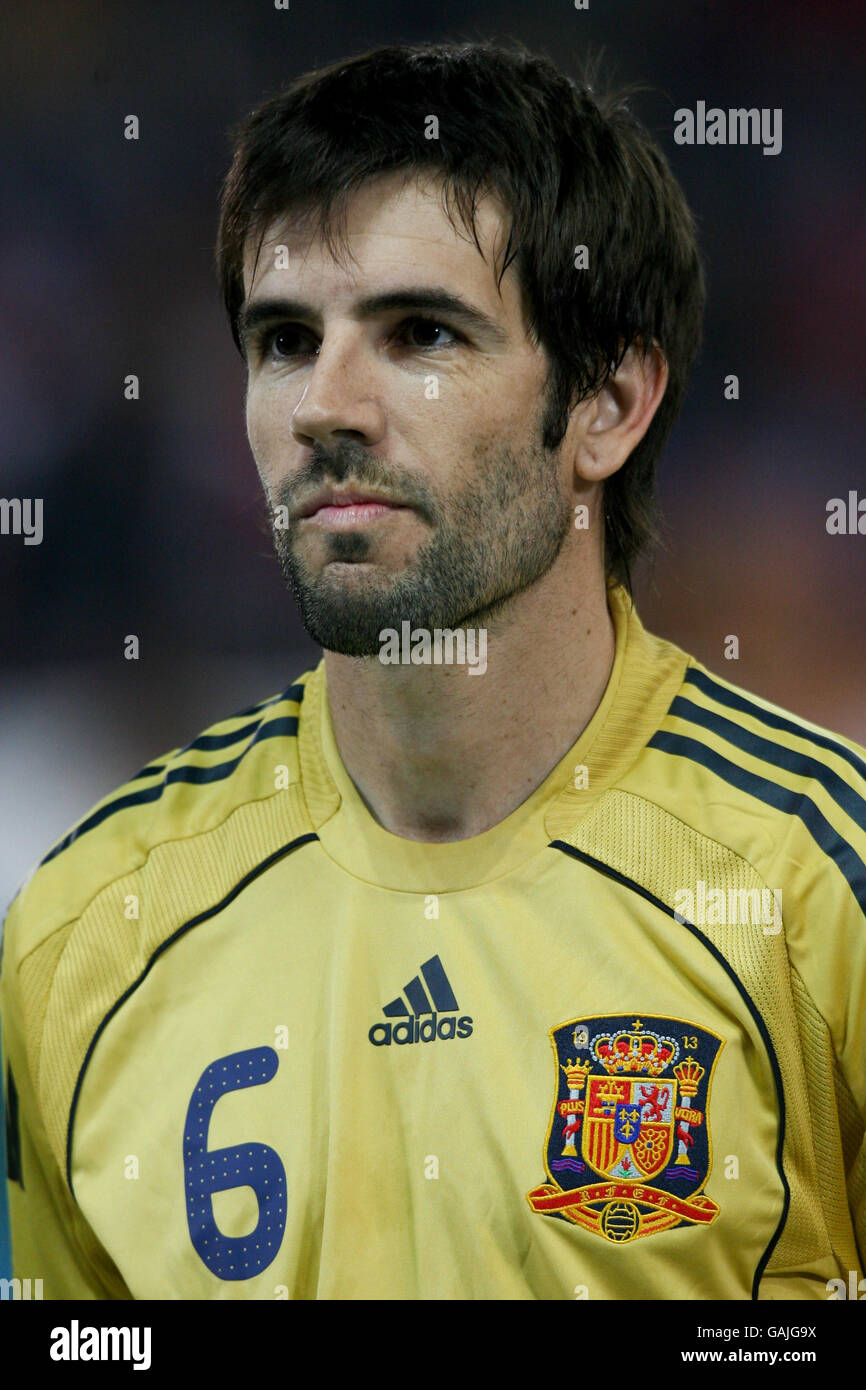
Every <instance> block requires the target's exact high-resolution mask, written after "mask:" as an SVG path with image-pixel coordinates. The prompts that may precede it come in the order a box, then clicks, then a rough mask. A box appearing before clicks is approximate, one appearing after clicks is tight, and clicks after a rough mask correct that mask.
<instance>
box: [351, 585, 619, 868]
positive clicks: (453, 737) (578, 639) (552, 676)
mask: <svg viewBox="0 0 866 1390" xmlns="http://www.w3.org/2000/svg"><path fill="white" fill-rule="evenodd" d="M558 568H559V567H558V566H557V565H554V566H553V568H552V570H551V571H549V573H548V575H546V576H545V577H544V578H543V579H542V580H540V581H539V582H538V583H536V584H535V585H533V586H532V588H531V589H529V590H527V591H526V592H525V593H523V594H521V595H519V597H518V598H517V599H516V600H515V601H514V603H513V604H512V605H511V608H510V611H509V612H508V613H507V615H506V614H502V615H500V621H498V622H497V620H496V619H493V620H491V622H490V623H489V624H488V625H487V632H488V636H487V669H486V670H485V671H484V673H483V674H477V675H471V674H470V668H469V667H468V666H466V665H444V664H443V665H417V666H415V665H403V664H395V665H383V664H382V663H381V662H380V661H379V659H378V657H363V658H359V657H347V656H341V655H338V654H337V653H335V652H326V653H325V672H326V685H327V691H328V703H329V707H330V711H331V719H332V722H333V726H334V735H335V738H336V742H337V747H338V749H339V752H340V757H341V758H342V761H343V764H344V766H345V768H346V771H347V772H348V774H349V776H350V777H351V779H352V781H353V782H354V784H355V786H356V788H357V789H358V792H359V794H360V796H361V798H362V799H363V801H364V803H365V805H366V806H367V809H368V810H369V811H370V814H371V815H372V816H373V817H374V819H375V820H376V821H378V823H379V824H380V825H382V826H383V827H384V828H385V829H386V830H389V831H391V832H392V834H394V835H400V836H402V837H403V838H405V839H409V840H423V841H430V842H440V843H442V842H446V841H453V840H465V839H469V838H470V837H471V836H474V835H480V834H482V833H483V832H484V831H485V830H489V829H490V828H491V827H492V826H494V825H497V824H498V823H499V822H500V821H502V820H504V819H505V817H506V816H508V815H510V813H511V812H512V811H514V810H516V809H517V807H518V806H520V805H522V803H523V802H524V801H526V800H527V798H528V797H530V796H531V795H532V793H533V792H534V791H535V790H536V789H537V788H538V787H539V786H540V785H541V783H542V782H543V781H544V779H545V778H546V777H547V776H548V774H549V773H550V772H551V771H552V770H553V768H554V767H556V765H557V763H558V762H560V761H561V759H562V758H563V757H565V755H566V753H567V752H568V750H569V748H570V747H571V746H572V744H574V743H575V742H576V741H577V739H578V738H579V737H580V735H581V733H582V732H583V730H584V729H585V728H586V726H587V724H588V723H589V721H590V719H591V718H592V716H593V714H594V713H595V710H596V709H597V708H598V705H599V703H600V701H601V698H602V695H603V694H604V690H605V687H606V685H607V682H608V679H609V677H610V672H611V668H612V665H613V658H614V649H615V637H614V627H613V622H612V620H611V617H610V613H609V612H608V607H607V598H606V591H605V585H604V580H603V578H602V576H601V574H599V575H598V576H597V582H594V583H591V584H590V585H588V586H587V588H585V589H581V587H580V585H579V581H578V580H577V577H576V576H575V574H574V571H573V570H572V572H571V576H570V585H569V586H567V587H566V586H565V585H564V584H563V583H562V582H561V581H562V576H561V575H560V574H558V573H557V570H558ZM431 635H432V634H431Z"/></svg>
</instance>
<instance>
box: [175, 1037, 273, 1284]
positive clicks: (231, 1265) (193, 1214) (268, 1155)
mask: <svg viewBox="0 0 866 1390" xmlns="http://www.w3.org/2000/svg"><path fill="white" fill-rule="evenodd" d="M278 1066H279V1058H278V1057H277V1054H276V1052H275V1051H274V1049H273V1048H272V1047H254V1048H251V1049H250V1050H249V1051H248V1052H233V1053H231V1054H230V1055H229V1056H228V1057H218V1058H217V1060H216V1061H215V1062H212V1063H211V1065H210V1066H209V1067H208V1068H207V1070H206V1071H204V1072H203V1073H202V1075H201V1077H200V1078H199V1082H198V1085H197V1086H196V1088H195V1090H194V1091H193V1093H192V1097H191V1099H190V1102H189V1107H188V1109H187V1112H186V1124H185V1126H184V1131H183V1172H184V1186H185V1188H186V1219H187V1224H188V1225H189V1234H190V1239H191V1240H192V1243H193V1246H194V1247H195V1250H196V1253H197V1254H198V1255H199V1256H200V1258H201V1259H202V1260H203V1261H204V1263H205V1264H206V1265H207V1267H208V1269H209V1270H210V1271H211V1273H212V1274H216V1275H217V1277H218V1278H220V1279H251V1278H252V1277H253V1275H255V1274H260V1273H261V1271H262V1270H263V1269H267V1267H268V1265H269V1264H271V1262H272V1261H273V1260H274V1259H275V1258H276V1254H277V1251H278V1250H279V1248H280V1244H281V1242H282V1239H283V1235H284V1233H285V1229H286V1170H285V1168H284V1167H283V1165H282V1162H281V1160H280V1157H279V1154H277V1153H276V1151H275V1150H274V1149H272V1148H270V1147H269V1145H267V1144H255V1143H253V1144H239V1145H238V1146H237V1148H233V1149H208V1147H207V1136H208V1130H209V1129H210V1122H211V1117H212V1115H213V1112H214V1107H215V1105H216V1103H217V1101H218V1100H219V1099H220V1097H221V1096H224V1095H226V1094H227V1093H228V1092H229V1091H241V1090H245V1089H246V1088H247V1087H248V1086H263V1085H264V1084H265V1082H267V1081H270V1080H271V1079H272V1078H273V1077H274V1076H276V1074H277V1067H278ZM234 1187H251V1188H252V1190H253V1192H254V1193H255V1194H256V1198H257V1200H258V1204H259V1219H258V1223H257V1225H256V1228H255V1230H254V1231H252V1232H251V1233H250V1234H249V1235H248V1236H227V1235H224V1234H223V1232H222V1231H221V1230H220V1229H219V1227H218V1226H217V1224H216V1220H215V1219H214V1214H213V1194H214V1193H215V1192H228V1191H230V1190H231V1189H232V1188H234Z"/></svg>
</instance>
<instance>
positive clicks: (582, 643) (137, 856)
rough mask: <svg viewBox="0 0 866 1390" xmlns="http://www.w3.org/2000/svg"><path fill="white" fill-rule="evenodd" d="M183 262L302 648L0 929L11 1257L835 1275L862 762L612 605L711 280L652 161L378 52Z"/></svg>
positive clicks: (580, 117)
mask: <svg viewBox="0 0 866 1390" xmlns="http://www.w3.org/2000/svg"><path fill="white" fill-rule="evenodd" d="M218 263H219V271H220V275H221V282H222V287H223V291H224V297H225V302H226V306H227V309H228V313H229V317H230V322H231V326H232V330H233V333H234V336H235V340H236V342H237V344H238V346H239V348H240V349H241V351H242V353H243V356H244V358H245V361H246V366H247V372H248V378H247V394H246V418H247V427H248V434H249V440H250V444H251V447H252V452H253V454H254V456H255V461H256V464H257V467H258V471H259V474H260V477H261V481H262V485H263V488H264V493H265V496H266V499H267V504H268V508H269V514H270V517H271V520H272V525H273V534H274V540H275V545H276V550H277V553H278V556H279V559H280V562H281V565H282V568H283V571H284V573H285V577H286V580H287V582H288V584H289V586H290V588H291V591H292V593H293V594H294V596H295V598H296V600H297V602H298V604H299V606H300V612H301V615H302V618H303V622H304V624H305V626H306V629H307V630H308V631H309V633H310V634H311V635H312V637H313V638H314V639H315V640H316V641H317V642H318V643H320V644H321V646H322V648H323V649H324V655H323V658H322V660H321V661H320V662H319V664H318V665H317V666H316V667H315V669H313V670H308V671H305V672H303V673H300V674H297V675H296V678H295V679H293V680H291V681H290V683H289V684H287V686H286V688H285V689H284V690H283V691H282V692H281V693H279V694H276V695H272V696H271V697H270V698H268V699H263V700H262V701H261V703H260V704H257V705H255V706H254V707H253V708H251V709H247V710H245V711H244V712H243V713H242V714H239V715H235V716H233V717H230V718H227V719H225V720H223V721H222V722H220V723H218V724H216V725H214V726H213V727H211V728H209V729H208V730H207V731H206V732H204V733H202V734H201V735H200V736H199V737H197V738H195V739H193V740H192V742H191V743H188V744H186V746H184V747H182V748H176V749H175V750H173V751H172V752H170V753H168V754H166V755H165V756H163V757H158V758H155V759H154V760H153V761H152V762H150V763H149V764H148V765H147V766H146V767H145V768H144V769H143V770H142V771H141V772H139V773H138V775H137V776H135V777H134V778H133V779H132V780H131V781H130V782H128V783H127V784H126V785H125V786H122V787H121V788H120V789H119V790H117V791H116V792H114V793H112V794H111V795H110V796H107V797H106V798H105V799H104V800H103V801H101V802H100V803H99V804H98V805H97V807H96V808H95V809H94V810H92V811H91V812H90V813H89V814H87V815H86V816H84V818H83V819H82V820H80V821H79V822H78V824H77V825H76V826H75V827H74V828H73V829H72V830H71V831H70V833H69V834H68V835H66V836H65V837H64V838H63V839H62V840H61V841H60V842H59V843H58V844H56V845H54V847H53V848H52V849H51V850H50V852H49V853H48V854H47V855H46V857H45V858H44V860H43V861H42V863H41V865H40V867H39V868H38V869H37V871H36V872H35V874H34V875H32V876H31V878H30V880H29V881H28V882H27V884H26V885H25V887H24V888H23V890H22V891H21V892H20V893H19V895H18V896H17V898H16V899H15V901H14V903H13V905H12V907H11V909H10V912H9V915H8V919H7V922H6V930H5V947H4V958H3V966H2V995H0V1006H2V1026H3V1037H2V1042H3V1053H4V1058H5V1062H6V1068H7V1070H6V1077H5V1080H6V1090H7V1104H8V1111H9V1117H8V1124H9V1134H10V1146H9V1198H10V1211H11V1222H12V1237H13V1250H14V1260H15V1273H16V1275H17V1276H18V1277H21V1278H26V1277H34V1278H35V1277H41V1278H42V1279H43V1280H44V1292H45V1297H47V1298H58V1297H83V1298H136V1299H138V1298H143V1299H146V1298H157V1299H184V1298H191V1299H237V1298H240V1299H272V1298H280V1297H289V1298H296V1299H313V1298H321V1299H348V1298H356V1297H358V1298H381V1299H386V1298H402V1299H431V1298H432V1299H571V1298H574V1297H575V1293H576V1292H577V1295H578V1296H581V1295H586V1296H588V1297H589V1298H591V1299H666V1298H687V1299H711V1298H719V1299H731V1300H733V1299H749V1298H761V1299H778V1298H795V1299H826V1298H827V1296H828V1288H831V1289H832V1288H834V1287H836V1286H833V1285H831V1284H830V1281H832V1280H841V1281H842V1283H843V1285H844V1286H845V1288H847V1287H848V1286H849V1282H850V1278H851V1276H852V1274H853V1276H854V1277H855V1278H856V1279H859V1278H860V1277H861V1276H862V1252H863V1250H864V1241H866V1150H864V1122H863V1116H864V1113H866V1009H864V1004H866V924H864V920H863V917H864V907H866V866H864V859H866V761H864V758H866V755H864V751H863V750H862V749H860V748H857V747H856V746H855V745H854V744H853V743H852V742H850V741H849V740H847V739H846V738H843V737H840V736H838V735H835V734H831V733H827V732H825V731H824V730H822V729H819V728H816V727H815V726H814V725H812V724H809V723H807V722H805V721H804V720H802V719H799V718H797V717H795V716H793V715H790V714H787V713H785V712H783V711H782V710H780V709H777V708H776V707H774V706H773V705H771V704H768V703H767V702H766V701H764V700H761V699H758V698H756V697H754V696H752V695H749V694H746V693H744V692H743V691H741V690H738V689H737V688H735V687H734V686H732V685H731V684H729V683H728V682H727V681H724V680H722V679H720V678H719V677H718V676H716V675H712V674H710V673H709V672H708V671H707V670H705V669H704V668H703V667H702V666H701V665H700V664H699V663H698V662H696V661H695V660H694V659H692V658H691V657H690V656H689V655H687V654H686V653H684V652H682V651H680V650H679V649H678V648H677V647H675V646H673V645H671V644H670V643H668V642H665V641H662V640H660V639H658V638H656V637H654V636H651V635H650V634H649V633H648V632H647V631H645V629H644V628H643V627H642V625H641V622H640V620H639V617H638V615H637V613H636V611H635V607H634V605H633V603H632V601H631V597H630V591H631V590H630V574H631V570H632V567H633V564H634V561H635V558H636V557H637V555H638V554H639V553H640V551H641V548H642V547H643V545H644V542H645V541H646V539H647V537H648V535H649V533H650V525H651V515H652V493H653V478H654V473H655V468H656V462H657V459H658V456H659V452H660V449H661V447H662V445H663V443H664V441H665V439H666V437H667V435H668V433H669V431H670V428H671V426H672V424H673V421H674V419H675V417H676V415H677V412H678V409H679V407H680V404H681V401H682V397H683V392H684V389H685V386H686V382H687V378H688V375H689V371H690V368H691V365H692V362H693V359H694V356H695V353H696V350H697V346H698V341H699V336H700V328H701V318H702V309H703V298H704V292H703V280H702V272H701V265H700V258H699V254H698V251H697V249H696V244H695V236H694V230H693V224H692V219H691V216H690V213H689V211H688V208H687V206H686V203H685V200H684V198H683V195H682V193H681V191H680V189H679V188H678V186H677V184H676V182H675V180H674V179H673V177H672V175H671V173H670V170H669V169H668V166H667V164H666V162H665V160H664V158H663V156H662V155H661V153H660V152H659V151H658V149H657V148H656V147H655V145H654V143H653V142H652V140H651V139H650V137H649V136H648V135H647V134H646V132H645V131H644V130H643V129H642V128H641V127H640V125H639V124H638V123H637V122H636V120H635V119H634V118H633V116H632V115H631V114H630V113H629V111H628V109H627V106H626V105H625V103H624V101H623V100H622V99H620V98H614V97H609V96H602V95H597V94H595V93H594V92H593V91H592V90H590V89H589V88H587V87H581V86H578V85H575V84H573V83H571V82H570V81H568V80H567V79H566V78H565V77H564V76H563V75H562V74H561V73H560V72H559V71H558V70H557V69H556V68H555V66H554V65H553V64H552V63H550V62H549V61H547V60H546V59H539V58H536V57H534V56H531V55H528V54H525V53H524V52H523V51H521V50H514V51H511V50H507V51H503V50H501V49H497V48H496V47H493V46H488V45H461V46H441V47H438V46H423V47H419V48H403V47H389V48H385V49H379V50H375V51H373V52H371V53H368V54H365V55H363V56H361V57H358V58H355V59H353V60H351V61H347V62H342V63H338V64H335V65H333V66H331V67H330V68H327V69H325V70H322V71H320V72H316V73H313V74H311V75H308V76H306V77H304V78H302V79H301V80H299V81H298V82H296V83H295V84H294V85H293V86H292V87H291V88H290V89H289V90H288V91H287V92H285V93H284V94H282V95H280V96H278V97H276V98H274V99H272V100H269V101H268V102H267V103H265V104H264V105H263V106H261V107H260V108H259V109H258V110H256V111H255V112H253V113H252V115H251V116H249V117H248V118H247V120H246V121H245V122H244V123H243V125H242V127H241V129H240V131H239V133H238V135H237V139H236V146H235V152H234V159H233V163H232V167H231V171H230V173H229V176H228V178H227V181H226V185H225V189H224V194H223V202H222V209H221V222H220V229H219V240H218ZM858 1241H859V1245H858Z"/></svg>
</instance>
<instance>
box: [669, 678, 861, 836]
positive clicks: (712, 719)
mask: <svg viewBox="0 0 866 1390" xmlns="http://www.w3.org/2000/svg"><path fill="white" fill-rule="evenodd" d="M668 713H669V714H676V715H677V716H678V717H679V718H680V719H686V720H688V721H689V723H691V724H699V725H700V726H701V727H702V728H704V729H711V730H712V732H713V733H716V734H718V735H719V736H720V737H721V738H724V739H727V741H728V742H729V743H733V744H735V745H736V747H737V748H742V750H743V752H744V753H750V754H751V755H752V757H755V758H761V759H763V761H764V762H766V763H773V764H774V765H775V766H776V767H781V768H784V769H785V771H786V772H792V773H794V774H795V775H796V776H798V777H808V778H811V779H812V780H813V781H815V782H820V784H821V786H822V787H823V788H824V790H825V791H827V792H829V794H830V796H832V798H833V800H834V801H835V802H836V805H837V806H839V807H840V808H841V809H842V810H843V811H844V812H845V814H846V815H847V816H850V817H851V819H852V820H853V821H854V822H855V824H857V825H859V826H860V828H861V830H866V801H864V799H863V797H862V796H858V794H857V792H855V790H854V788H853V787H852V786H851V785H850V784H849V783H848V782H846V781H845V779H844V778H843V777H840V776H839V774H838V773H836V772H834V771H833V769H832V768H830V767H827V765H826V763H822V762H819V761H818V759H817V758H810V757H808V756H807V755H806V754H805V753H801V752H800V751H799V749H796V748H789V747H787V746H786V745H785V744H783V743H773V742H772V741H771V740H770V739H767V738H760V737H759V735H758V734H753V733H752V731H751V729H744V728H743V726H742V724H735V723H734V722H733V720H731V719H726V718H725V717H724V715H721V714H714V713H713V711H712V710H708V709H705V708H704V706H703V705H696V704H695V703H694V701H693V700H687V699H685V697H684V696H682V695H677V696H676V698H675V699H674V700H673V701H672V703H671V707H670V709H669V710H668Z"/></svg>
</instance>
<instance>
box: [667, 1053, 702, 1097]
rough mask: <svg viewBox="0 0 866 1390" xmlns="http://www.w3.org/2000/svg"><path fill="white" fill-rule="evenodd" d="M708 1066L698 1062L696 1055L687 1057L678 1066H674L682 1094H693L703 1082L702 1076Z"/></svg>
mask: <svg viewBox="0 0 866 1390" xmlns="http://www.w3.org/2000/svg"><path fill="white" fill-rule="evenodd" d="M705 1070H706V1068H705V1067H702V1066H701V1064H700V1062H696V1061H695V1059H694V1057H685V1058H684V1059H683V1061H682V1062H680V1064H679V1066H678V1067H674V1076H675V1077H676V1078H677V1081H678V1082H679V1083H680V1094H681V1095H684V1096H693V1095H694V1094H695V1092H696V1091H697V1089H698V1087H699V1086H700V1084H701V1077H702V1076H703V1074H704V1072H705Z"/></svg>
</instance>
